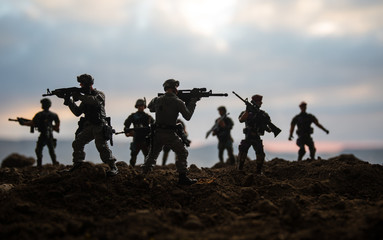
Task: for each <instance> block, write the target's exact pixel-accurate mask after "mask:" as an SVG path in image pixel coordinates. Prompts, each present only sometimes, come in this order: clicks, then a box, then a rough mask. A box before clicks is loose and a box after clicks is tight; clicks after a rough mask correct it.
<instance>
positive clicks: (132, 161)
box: [129, 157, 136, 167]
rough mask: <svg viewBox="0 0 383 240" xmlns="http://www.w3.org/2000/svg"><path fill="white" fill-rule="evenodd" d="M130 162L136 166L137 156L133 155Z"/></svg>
mask: <svg viewBox="0 0 383 240" xmlns="http://www.w3.org/2000/svg"><path fill="white" fill-rule="evenodd" d="M129 163H130V166H132V167H134V166H136V158H133V157H132V158H131V159H130V161H129Z"/></svg>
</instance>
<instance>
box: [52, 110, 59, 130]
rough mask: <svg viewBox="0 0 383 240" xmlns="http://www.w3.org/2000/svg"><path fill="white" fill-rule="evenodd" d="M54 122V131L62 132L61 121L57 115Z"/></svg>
mask: <svg viewBox="0 0 383 240" xmlns="http://www.w3.org/2000/svg"><path fill="white" fill-rule="evenodd" d="M53 122H54V125H53V126H52V127H53V130H54V131H56V132H60V119H59V116H58V115H57V114H55V117H54V118H53Z"/></svg>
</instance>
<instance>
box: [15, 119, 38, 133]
mask: <svg viewBox="0 0 383 240" xmlns="http://www.w3.org/2000/svg"><path fill="white" fill-rule="evenodd" d="M8 121H12V122H19V123H20V125H24V124H25V123H26V122H30V121H32V120H30V119H26V118H21V117H17V118H16V119H13V118H8ZM30 127H31V130H30V132H31V133H34V132H35V127H34V126H30Z"/></svg>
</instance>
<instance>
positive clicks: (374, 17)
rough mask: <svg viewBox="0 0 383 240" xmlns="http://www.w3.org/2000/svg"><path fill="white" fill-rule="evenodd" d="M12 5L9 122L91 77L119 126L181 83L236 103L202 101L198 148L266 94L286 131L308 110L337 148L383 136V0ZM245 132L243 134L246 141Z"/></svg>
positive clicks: (196, 126) (8, 8)
mask: <svg viewBox="0 0 383 240" xmlns="http://www.w3.org/2000/svg"><path fill="white" fill-rule="evenodd" d="M1 4H2V5H1V6H2V7H1V8H0V9H1V10H0V18H1V21H0V30H1V32H2V38H0V53H1V55H0V71H1V72H2V78H3V79H4V81H3V82H2V84H3V87H2V90H0V91H1V93H2V94H0V101H2V102H3V103H4V102H6V103H7V104H2V105H1V107H0V110H1V116H6V117H7V116H11V115H13V114H14V113H15V112H16V110H17V112H24V110H25V111H27V109H36V108H35V106H38V107H39V104H38V103H39V100H40V98H41V94H42V93H43V92H44V91H45V89H46V88H51V89H54V88H61V87H72V86H76V85H77V82H76V78H75V77H76V76H77V75H79V74H82V73H90V74H92V75H93V76H94V77H95V80H96V83H95V86H96V88H98V89H100V90H102V91H104V92H105V93H106V95H107V106H106V109H107V113H108V114H109V115H110V116H112V118H113V123H115V124H116V128H117V127H118V128H120V127H121V124H122V123H123V120H125V118H126V117H127V116H128V114H130V113H131V112H133V111H135V109H134V107H133V105H134V102H135V100H136V99H137V98H142V97H144V96H145V97H147V99H148V100H150V99H151V98H152V97H155V96H156V95H157V93H158V92H162V90H163V89H162V87H161V86H162V83H163V81H164V80H165V79H167V78H176V79H179V80H180V81H181V89H185V88H192V87H206V88H208V89H209V90H210V89H212V90H213V91H215V92H228V93H229V94H230V96H229V97H228V98H217V99H214V98H209V99H203V100H201V102H199V103H198V106H197V109H196V115H195V116H194V117H193V119H192V121H190V122H187V125H188V128H189V129H190V134H191V137H192V138H193V139H195V140H194V142H198V141H201V142H203V141H204V135H205V130H204V131H201V129H202V128H204V126H206V131H207V130H208V128H209V127H211V126H210V124H213V121H214V119H215V118H216V117H217V111H216V108H217V106H219V105H225V106H227V108H228V111H229V112H230V113H231V116H232V117H233V119H236V118H237V116H238V115H239V113H240V112H241V111H242V110H243V109H244V105H243V103H242V102H241V101H240V100H239V99H237V98H236V97H234V96H233V95H232V94H231V91H232V90H234V91H236V92H237V93H239V94H240V95H241V96H243V97H251V95H253V94H255V93H260V94H263V95H264V99H265V101H264V102H265V103H264V108H265V110H266V111H267V112H269V113H270V115H271V117H272V119H273V121H275V122H276V123H277V125H281V127H283V128H284V129H285V128H288V127H289V123H290V121H291V118H292V117H293V115H294V114H296V113H297V111H298V110H299V109H298V107H297V105H298V104H299V102H300V101H302V100H306V101H308V102H309V107H310V110H312V111H313V112H314V113H317V114H318V115H319V116H320V118H321V119H323V121H324V123H326V125H327V124H328V125H330V127H331V128H332V129H338V128H339V132H341V133H342V134H338V135H337V134H335V133H334V135H332V136H334V137H335V136H336V139H337V140H339V139H342V136H344V138H346V139H356V140H357V139H359V138H361V137H363V138H366V139H367V138H368V137H369V136H371V137H374V138H377V137H376V135H374V133H375V132H378V131H377V129H378V130H380V129H381V126H380V125H381V124H380V125H379V124H378V122H381V120H383V119H382V115H381V114H380V113H381V112H382V109H381V104H382V102H383V100H382V97H381V96H382V95H383V94H382V89H383V86H382V79H381V76H382V74H383V70H382V68H381V63H382V61H383V52H382V48H381V39H379V38H377V36H378V35H379V34H383V33H382V31H381V27H380V26H379V24H380V22H381V20H382V19H381V16H383V15H382V14H381V12H382V7H381V6H382V4H381V3H380V1H376V2H371V1H368V2H366V1H363V2H362V1H337V2H333V1H331V2H330V1H284V2H283V3H281V2H280V1H250V0H249V1H232V0H225V1H213V0H211V1H208V0H206V1H184V0H179V1H150V0H141V1H120V0H118V1H112V2H110V1H88V0H87V1H74V0H68V1H48V0H47V1H42V0H35V1H11V0H5V1H3V2H2V3H1ZM3 6H5V7H3ZM53 99H55V101H56V100H57V104H56V103H55V104H54V108H55V109H56V111H57V112H58V113H59V114H60V116H62V119H63V128H62V129H63V132H62V133H60V137H63V136H67V137H68V138H72V137H73V132H74V130H75V128H76V126H77V124H76V121H77V118H75V117H74V116H72V115H71V113H70V111H69V110H68V109H67V108H66V107H64V106H62V101H61V99H56V98H53ZM34 103H36V105H35V104H34ZM59 106H60V107H59ZM52 109H53V108H52ZM361 111H363V113H364V114H367V115H368V116H374V117H376V119H375V120H374V121H372V120H371V121H369V124H367V125H363V126H361V127H360V129H358V133H357V134H353V133H351V132H352V131H353V130H354V126H355V125H357V124H358V123H356V121H359V120H361V118H360V117H357V118H353V117H352V116H357V115H359V114H361ZM33 112H34V111H33ZM26 113H27V112H26ZM345 118H347V119H349V120H347V124H342V123H341V120H342V119H345ZM242 127H243V126H242V125H240V124H239V123H238V124H236V125H235V130H234V131H233V135H234V138H235V139H236V140H237V141H239V140H240V139H241V138H242V137H243V134H242ZM65 129H66V130H65ZM371 129H372V130H371ZM7 131H8V129H7ZM3 133H4V132H3ZM3 133H2V134H3ZM7 134H8V135H7V136H10V135H12V132H11V131H8V133H7ZM283 134H284V133H282V135H283ZM332 136H331V137H332ZM321 137H323V136H321ZM325 137H328V136H324V137H323V138H325ZM265 138H266V139H268V138H269V137H268V136H265ZM282 138H286V136H282ZM270 139H271V140H272V141H274V140H273V139H272V137H270ZM325 140H329V139H328V138H325ZM210 141H212V140H210Z"/></svg>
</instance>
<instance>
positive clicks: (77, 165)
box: [65, 162, 82, 172]
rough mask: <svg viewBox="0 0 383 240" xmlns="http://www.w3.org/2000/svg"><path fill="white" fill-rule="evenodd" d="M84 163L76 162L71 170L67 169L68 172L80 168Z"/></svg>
mask: <svg viewBox="0 0 383 240" xmlns="http://www.w3.org/2000/svg"><path fill="white" fill-rule="evenodd" d="M81 165H82V162H74V163H73V166H72V167H71V168H70V169H69V170H65V171H66V172H73V171H75V170H77V169H79V168H80V167H81Z"/></svg>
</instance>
